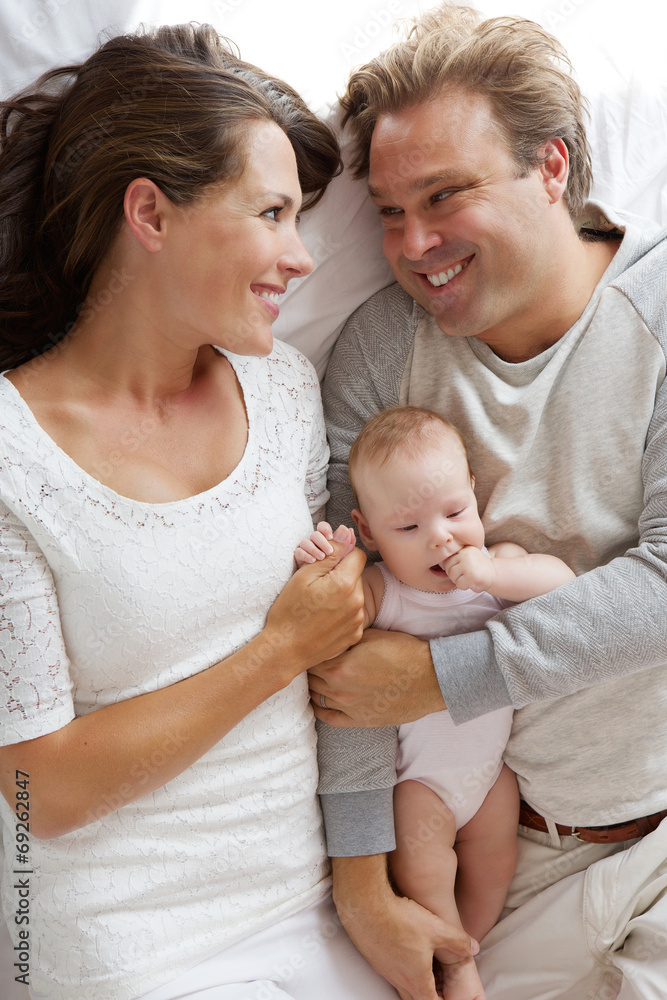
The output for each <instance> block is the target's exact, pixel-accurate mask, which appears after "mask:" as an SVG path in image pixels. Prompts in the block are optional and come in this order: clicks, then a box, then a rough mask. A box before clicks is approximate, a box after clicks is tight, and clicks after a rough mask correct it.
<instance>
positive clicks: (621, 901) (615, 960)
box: [478, 820, 667, 1000]
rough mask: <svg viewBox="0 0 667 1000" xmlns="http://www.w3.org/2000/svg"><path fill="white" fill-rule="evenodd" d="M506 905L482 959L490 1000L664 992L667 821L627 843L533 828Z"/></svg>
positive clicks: (638, 997) (646, 997)
mask: <svg viewBox="0 0 667 1000" xmlns="http://www.w3.org/2000/svg"><path fill="white" fill-rule="evenodd" d="M545 887H546V888H545ZM507 902H508V907H510V908H511V912H510V913H509V914H508V915H507V916H505V917H504V919H502V920H501V921H500V922H499V923H498V924H496V926H495V927H494V928H493V930H492V931H490V932H489V934H487V936H486V937H485V938H484V941H483V944H482V952H481V954H480V956H479V958H478V967H479V971H480V976H481V978H482V982H483V983H484V986H485V989H486V991H487V1000H615V998H618V1000H665V998H666V997H667V820H664V821H663V822H662V824H661V825H660V827H659V828H658V829H657V830H655V831H654V832H653V833H651V834H649V835H648V836H646V837H644V838H643V839H642V840H638V841H634V842H632V843H631V846H629V847H628V846H627V844H625V845H624V844H616V845H611V846H600V845H596V844H583V843H580V842H579V841H577V840H575V839H574V838H573V837H563V838H559V837H558V836H557V835H555V837H551V836H550V835H549V834H541V833H537V832H534V831H532V830H529V831H526V832H525V835H524V836H520V837H519V861H518V865H517V875H516V876H515V879H514V881H513V883H512V886H511V888H510V893H509V895H508V900H507Z"/></svg>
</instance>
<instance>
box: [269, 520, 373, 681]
mask: <svg viewBox="0 0 667 1000" xmlns="http://www.w3.org/2000/svg"><path fill="white" fill-rule="evenodd" d="M341 539H342V540H341ZM330 545H331V548H332V553H331V555H327V556H325V557H324V558H323V559H320V560H318V561H317V562H314V563H312V564H310V565H304V566H302V567H301V568H300V569H299V570H297V572H296V573H295V574H294V576H293V577H292V578H291V580H289V581H288V583H287V584H286V585H285V586H284V587H283V589H282V591H281V592H280V594H279V595H278V597H277V598H276V600H275V602H274V603H273V605H272V606H271V608H270V609H269V613H268V615H267V619H266V625H265V627H264V630H263V632H262V633H261V635H260V636H258V637H257V639H256V640H255V645H256V646H257V650H258V652H259V655H262V656H263V657H265V658H266V659H267V661H268V660H269V659H270V660H272V661H273V662H275V663H280V664H281V665H282V666H283V667H284V668H285V669H286V670H287V672H288V675H289V680H291V679H292V678H293V677H296V675H297V674H299V673H301V672H302V671H303V670H307V669H308V668H309V667H312V666H314V665H315V664H316V663H319V662H321V661H322V660H327V659H329V658H330V657H332V656H337V655H338V654H339V653H342V652H343V651H344V650H346V649H348V648H349V647H350V646H352V645H354V643H356V642H358V641H359V639H360V638H361V635H362V633H363V625H364V594H363V588H362V584H361V572H362V570H363V568H364V564H365V562H366V556H365V555H364V553H363V552H362V551H361V550H360V549H357V548H355V545H354V532H351V531H350V529H348V528H345V527H343V526H341V527H340V528H338V529H337V530H336V531H335V532H334V534H333V536H332V538H331V542H330ZM289 680H288V681H287V683H289Z"/></svg>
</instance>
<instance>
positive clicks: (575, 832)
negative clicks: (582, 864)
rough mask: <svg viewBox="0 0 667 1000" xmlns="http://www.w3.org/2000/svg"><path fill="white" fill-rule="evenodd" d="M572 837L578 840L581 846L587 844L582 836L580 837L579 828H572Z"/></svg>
mask: <svg viewBox="0 0 667 1000" xmlns="http://www.w3.org/2000/svg"><path fill="white" fill-rule="evenodd" d="M570 836H571V837H574V839H575V840H578V841H579V843H580V844H585V843H586V841H585V840H583V839H582V838H581V836H580V835H579V830H578V828H577V827H576V826H573V827H571V832H570Z"/></svg>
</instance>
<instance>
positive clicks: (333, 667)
mask: <svg viewBox="0 0 667 1000" xmlns="http://www.w3.org/2000/svg"><path fill="white" fill-rule="evenodd" d="M308 678H309V683H310V692H311V696H312V698H313V707H314V710H315V714H316V716H317V717H318V719H321V720H322V721H323V722H327V723H328V724H329V725H330V726H335V727H337V728H346V727H350V726H398V725H402V724H403V723H404V722H414V721H415V719H421V718H422V717H423V716H424V715H430V714H431V712H440V711H442V710H443V709H444V708H445V707H446V706H445V702H444V700H443V697H442V694H441V692H440V688H439V686H438V681H437V678H436V676H435V670H434V668H433V660H432V659H431V651H430V648H429V644H428V643H427V642H423V641H422V640H421V639H416V638H415V637H414V636H413V635H407V634H406V633H405V632H383V631H382V630H381V629H375V628H372V629H367V630H366V631H365V632H364V634H363V636H362V638H361V640H360V642H358V643H357V645H356V646H352V648H351V649H348V650H347V652H345V653H341V655H340V656H336V657H335V658H334V659H332V660H327V661H326V662H325V663H320V664H318V665H317V666H315V667H311V669H310V671H309V674H308ZM320 695H324V697H325V700H326V704H327V707H326V708H322V707H321V702H320V697H319V696H320Z"/></svg>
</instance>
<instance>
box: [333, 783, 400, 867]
mask: <svg viewBox="0 0 667 1000" xmlns="http://www.w3.org/2000/svg"><path fill="white" fill-rule="evenodd" d="M320 805H321V806H322V814H323V816H324V826H325V829H326V833H327V852H328V854H329V857H331V858H356V857H361V856H365V855H367V854H387V853H388V852H389V851H393V850H394V848H395V847H396V838H395V835H394V789H393V788H376V789H371V790H370V791H363V792H335V793H334V792H327V793H326V794H321V795H320Z"/></svg>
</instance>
